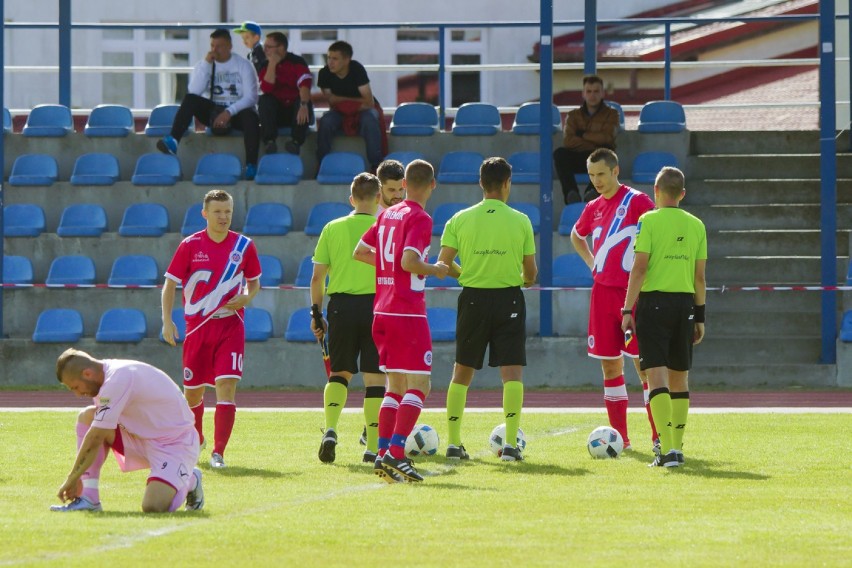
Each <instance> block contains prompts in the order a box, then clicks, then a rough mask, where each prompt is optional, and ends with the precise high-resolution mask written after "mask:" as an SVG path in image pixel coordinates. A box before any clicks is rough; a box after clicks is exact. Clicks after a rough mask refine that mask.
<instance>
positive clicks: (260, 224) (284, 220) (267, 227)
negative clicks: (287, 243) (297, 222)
mask: <svg viewBox="0 0 852 568" xmlns="http://www.w3.org/2000/svg"><path fill="white" fill-rule="evenodd" d="M292 228H293V213H292V212H291V211H290V208H289V207H287V206H286V205H284V204H283V203H271V202H269V203H255V204H254V205H252V206H251V207H249V210H248V213H246V222H245V226H244V227H243V233H245V234H246V235H249V236H270V235H281V236H283V235H286V234H287V233H289V232H290V229H292Z"/></svg>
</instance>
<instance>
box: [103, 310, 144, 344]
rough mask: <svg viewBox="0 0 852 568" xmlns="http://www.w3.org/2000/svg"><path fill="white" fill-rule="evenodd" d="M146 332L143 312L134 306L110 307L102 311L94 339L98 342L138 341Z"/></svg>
mask: <svg viewBox="0 0 852 568" xmlns="http://www.w3.org/2000/svg"><path fill="white" fill-rule="evenodd" d="M147 332H148V322H147V320H146V319H145V313H144V312H143V311H142V310H137V309H136V308H112V309H109V310H107V311H105V312H104V313H103V315H102V316H101V319H100V322H99V323H98V329H97V331H96V332H95V341H97V342H99V343H139V342H140V341H142V340H143V339H145V336H146V335H147Z"/></svg>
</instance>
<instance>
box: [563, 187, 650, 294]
mask: <svg viewBox="0 0 852 568" xmlns="http://www.w3.org/2000/svg"><path fill="white" fill-rule="evenodd" d="M653 208H654V202H653V201H652V200H651V198H650V197H648V196H647V195H645V194H644V193H642V192H641V191H637V190H635V189H633V188H632V187H628V186H626V185H624V184H622V185H621V187H619V188H618V191H616V192H615V195H613V196H612V197H611V198H609V199H606V198H605V197H603V196H602V195H599V196H598V197H597V198H596V199H594V200H592V201H591V202H589V204H588V205H586V207H585V209H583V212H582V213H581V214H580V218H579V219H577V223H576V224H575V225H574V232H575V233H576V234H577V236H579V237H582V238H586V237H588V236H589V235H592V254H593V255H594V259H595V262H594V264H593V266H592V275H593V276H594V279H595V284H603V285H605V286H615V287H618V288H625V289H626V288H627V281H628V279H629V277H630V269H631V268H633V258H634V254H633V243H634V241H635V240H636V226H637V224H638V223H639V217H641V216H642V214H643V213H645V212H646V211H650V210H651V209H653Z"/></svg>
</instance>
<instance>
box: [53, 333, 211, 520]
mask: <svg viewBox="0 0 852 568" xmlns="http://www.w3.org/2000/svg"><path fill="white" fill-rule="evenodd" d="M56 378H57V379H59V382H60V383H62V384H63V385H65V386H66V387H68V389H69V390H70V391H72V392H73V393H74V394H76V395H77V396H87V397H89V396H90V397H92V398H93V399H94V402H95V405H94V406H89V407H87V408H85V409H84V410H83V411H82V412H80V414H79V416H78V417H77V448H78V450H77V459H76V460H75V461H74V466H73V467H72V468H71V472H70V473H69V474H68V477H67V478H66V479H65V482H64V483H63V484H62V486H61V487H60V488H59V492H58V494H57V496H58V497H59V498H60V499H61V500H62V501H63V502H68V503H67V504H65V505H54V506H52V507H51V508H50V510H51V511H58V512H70V511H101V510H102V507H101V501H100V495H99V492H98V481H99V478H100V472H101V468H102V467H103V464H104V461H105V460H106V451H107V450H108V449H112V452H113V454H114V455H115V458H116V460H117V461H118V466H119V468H120V469H121V471H124V472H127V471H135V470H138V469H148V468H149V469H150V470H151V473H150V474H149V475H148V480H147V484H146V486H145V494H144V496H143V497H142V511H143V512H145V513H165V512H167V511H168V512H172V511H175V510H177V509H178V507H180V506H181V505H182V504H183V503H184V501H185V502H186V509H187V510H199V509H201V508H202V507H204V491H203V489H202V487H201V470H199V469H198V468H197V467H195V462H197V461H198V453H199V442H198V433H197V432H196V431H195V426H194V420H193V416H192V413H191V412H190V411H189V406H188V405H187V403H186V400H185V399H184V397H183V395H182V394H181V392H180V389H179V388H178V386H177V385H176V384H175V383H174V381H172V379H170V378H169V376H168V375H166V374H165V373H164V372H163V371H161V370H159V369H157V368H156V367H153V366H151V365H148V364H147V363H142V362H140V361H130V360H122V359H104V360H98V359H95V358H94V357H92V356H91V355H89V354H88V353H85V352H83V351H79V350H77V349H67V350H66V351H64V352H63V353H62V355H60V356H59V358H58V359H57V360H56Z"/></svg>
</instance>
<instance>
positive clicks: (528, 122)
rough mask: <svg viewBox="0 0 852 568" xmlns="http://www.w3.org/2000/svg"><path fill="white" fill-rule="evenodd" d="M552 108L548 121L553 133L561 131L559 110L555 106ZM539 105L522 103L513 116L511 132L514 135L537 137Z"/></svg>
mask: <svg viewBox="0 0 852 568" xmlns="http://www.w3.org/2000/svg"><path fill="white" fill-rule="evenodd" d="M551 106H552V112H551V117H550V120H551V122H552V124H553V133H554V134H555V133H557V132H559V131H561V130H562V117H561V116H560V114H559V108H557V106H556V105H551ZM540 109H541V105H540V104H539V103H524V104H522V105H521V106H520V108H519V109H518V112H517V114H515V121H514V122H513V123H512V132H514V133H515V134H524V135H531V134H534V135H536V136H537V135H538V118H539V116H538V115H539V113H540V112H541V110H540Z"/></svg>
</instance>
